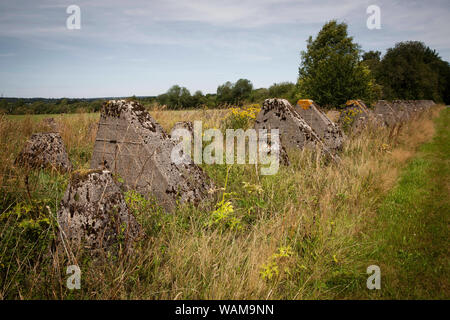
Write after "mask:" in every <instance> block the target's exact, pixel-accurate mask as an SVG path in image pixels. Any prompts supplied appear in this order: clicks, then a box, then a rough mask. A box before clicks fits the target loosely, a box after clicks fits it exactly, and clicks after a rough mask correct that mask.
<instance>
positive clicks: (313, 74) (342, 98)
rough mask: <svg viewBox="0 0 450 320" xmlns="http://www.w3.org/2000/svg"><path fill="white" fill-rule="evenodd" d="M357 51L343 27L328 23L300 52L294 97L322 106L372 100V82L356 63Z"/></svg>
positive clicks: (368, 73) (362, 68)
mask: <svg viewBox="0 0 450 320" xmlns="http://www.w3.org/2000/svg"><path fill="white" fill-rule="evenodd" d="M360 55H361V50H360V47H359V45H358V44H356V43H354V42H353V38H352V37H350V36H349V35H348V33H347V24H345V23H337V22H336V21H334V20H333V21H330V22H328V23H326V24H325V25H324V26H323V27H322V29H321V30H320V32H319V33H318V34H317V37H316V38H315V39H313V38H312V37H311V36H310V37H309V39H308V40H307V47H306V51H302V52H301V65H300V68H299V79H298V84H297V85H298V92H299V94H298V98H310V99H313V100H314V101H316V102H317V103H319V104H320V105H321V106H323V107H331V106H339V105H342V104H344V103H345V102H346V101H347V100H349V99H363V100H366V101H368V102H370V101H371V100H373V99H374V93H375V86H376V85H375V81H374V79H373V76H372V74H371V72H370V69H369V68H368V67H367V66H366V65H364V64H362V63H361V62H360Z"/></svg>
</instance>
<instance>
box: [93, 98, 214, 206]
mask: <svg viewBox="0 0 450 320" xmlns="http://www.w3.org/2000/svg"><path fill="white" fill-rule="evenodd" d="M175 145H176V142H175V141H173V140H172V139H171V138H170V136H169V135H168V134H166V132H165V131H164V130H163V128H162V127H161V126H160V125H159V124H158V123H157V122H156V121H155V120H154V119H153V118H152V117H151V116H150V114H149V113H148V112H147V111H146V110H145V109H144V107H142V106H141V105H140V104H139V103H137V102H134V101H126V100H112V101H108V102H106V103H105V104H104V105H103V108H102V111H101V118H100V122H99V127H98V131H97V137H96V140H95V145H94V151H93V155H92V160H91V168H93V169H96V168H107V169H109V170H111V172H112V173H113V174H115V175H117V176H118V177H119V178H120V179H123V181H124V186H125V187H126V188H128V189H134V190H137V191H138V192H139V193H141V194H143V195H145V196H148V197H153V198H155V199H156V201H157V202H158V204H159V205H161V206H162V207H164V208H165V209H166V210H167V211H173V210H174V209H175V207H176V205H177V203H185V202H189V203H193V204H195V205H197V204H199V203H200V202H201V201H202V200H204V199H206V198H208V191H209V190H210V189H211V188H212V183H211V182H210V180H209V178H208V177H207V176H206V174H205V173H204V172H203V171H202V169H201V168H200V167H199V166H197V165H196V164H193V163H189V164H185V163H181V164H179V163H178V162H174V161H172V157H171V154H172V151H173V149H174V147H175Z"/></svg>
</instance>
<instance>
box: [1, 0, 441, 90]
mask: <svg viewBox="0 0 450 320" xmlns="http://www.w3.org/2000/svg"><path fill="white" fill-rule="evenodd" d="M72 4H75V5H78V6H79V7H80V9H81V29H80V30H68V29H67V28H66V19H67V18H68V16H69V14H67V13H66V9H67V7H68V6H69V5H72ZM371 4H375V5H378V6H379V7H380V9H381V29H380V30H369V29H368V28H367V27H366V20H367V18H368V14H367V13H366V8H367V7H368V6H369V5H371ZM331 19H337V20H338V21H343V22H346V23H347V24H348V25H349V33H350V34H351V35H352V36H353V37H354V39H355V41H356V42H357V43H359V44H360V45H361V46H362V49H363V50H365V51H368V50H380V51H382V52H383V53H384V52H385V50H386V49H387V48H389V47H392V46H394V44H395V43H396V42H399V41H405V40H419V41H424V42H425V44H427V45H428V46H430V47H431V48H433V49H436V50H437V51H438V52H439V54H440V55H441V57H442V58H443V59H445V60H447V61H450V1H448V0H443V1H440V0H429V1H411V0H410V1H395V0H390V1H384V0H383V1H375V0H370V1H355V0H352V1H350V0H340V1H335V0H334V1H332V0H323V1H321V0H252V1H249V0H230V1H226V0H221V1H216V0H198V1H194V0H191V1H187V0H186V1H184V0H176V1H174V0H155V1H153V0H147V1H140V0H129V1H118V0H90V1H85V0H70V1H64V0H62V1H55V0H29V1H24V0H0V94H3V95H4V96H8V97H105V96H131V95H157V94H160V93H163V92H165V91H166V90H167V89H168V88H169V87H170V86H172V85H173V84H179V85H181V86H185V87H187V88H188V89H189V90H191V92H194V91H195V90H201V91H202V92H203V93H214V92H215V91H216V89H217V86H218V85H220V84H222V83H224V82H226V81H232V82H234V81H236V80H237V79H239V78H247V79H249V80H251V81H252V83H253V84H254V86H255V87H257V88H258V87H268V86H270V85H271V84H273V83H275V82H282V81H291V82H295V81H296V78H297V70H298V66H299V63H300V55H299V54H300V51H301V50H304V49H305V46H306V39H307V38H308V37H309V36H310V35H313V36H314V35H316V34H317V32H318V31H319V30H320V28H321V26H322V25H323V24H324V23H325V22H327V21H329V20H331Z"/></svg>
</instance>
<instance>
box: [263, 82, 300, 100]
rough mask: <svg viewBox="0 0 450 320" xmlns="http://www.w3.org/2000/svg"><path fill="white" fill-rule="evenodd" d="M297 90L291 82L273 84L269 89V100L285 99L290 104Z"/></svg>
mask: <svg viewBox="0 0 450 320" xmlns="http://www.w3.org/2000/svg"><path fill="white" fill-rule="evenodd" d="M296 89H297V88H296V87H295V84H293V83H292V82H280V83H274V84H273V85H271V86H270V87H269V96H270V97H271V98H282V99H287V100H289V101H290V102H293V100H295V96H296V93H297V90H296Z"/></svg>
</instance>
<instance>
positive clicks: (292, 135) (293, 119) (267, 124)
mask: <svg viewBox="0 0 450 320" xmlns="http://www.w3.org/2000/svg"><path fill="white" fill-rule="evenodd" d="M255 129H256V130H259V129H266V130H271V129H278V130H279V135H280V142H281V146H282V147H283V148H286V149H293V148H296V149H303V148H305V147H306V148H313V149H314V148H316V147H320V148H321V149H322V150H323V151H324V153H325V154H326V155H329V156H331V158H333V159H335V160H336V159H337V158H336V157H335V156H334V155H333V154H332V152H330V150H329V149H328V147H327V146H326V145H325V144H324V143H323V142H322V140H321V138H320V137H319V136H318V135H317V133H316V132H315V131H314V130H313V129H312V128H311V127H310V126H309V125H308V124H307V123H306V121H305V120H303V119H302V117H300V115H299V114H298V113H297V112H296V111H295V110H294V108H293V107H292V106H291V104H290V103H289V102H288V101H287V100H285V99H266V100H265V101H264V103H263V105H262V108H261V111H260V112H259V113H258V116H257V117H256V121H255Z"/></svg>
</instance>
